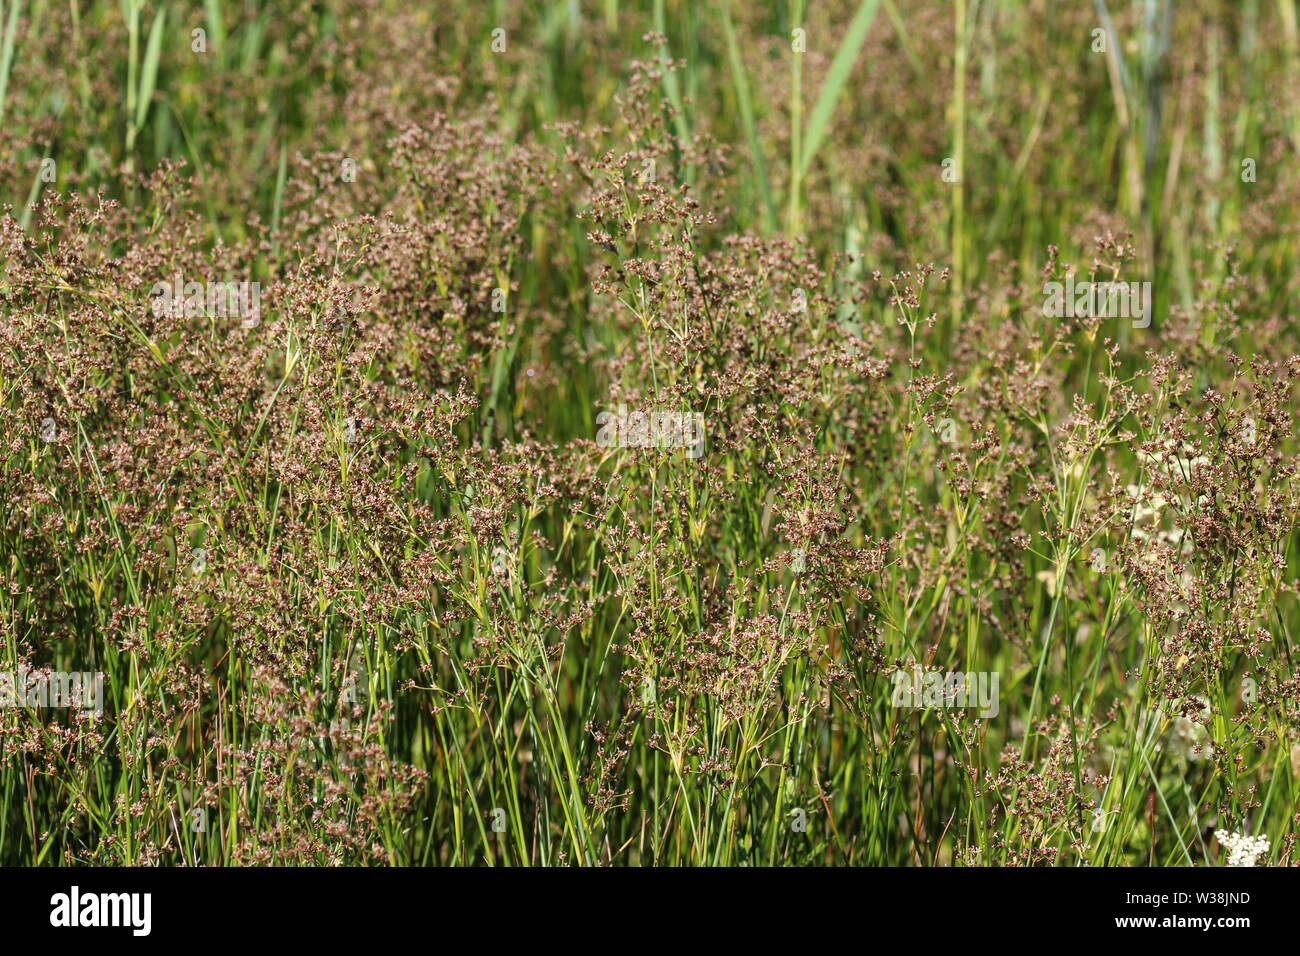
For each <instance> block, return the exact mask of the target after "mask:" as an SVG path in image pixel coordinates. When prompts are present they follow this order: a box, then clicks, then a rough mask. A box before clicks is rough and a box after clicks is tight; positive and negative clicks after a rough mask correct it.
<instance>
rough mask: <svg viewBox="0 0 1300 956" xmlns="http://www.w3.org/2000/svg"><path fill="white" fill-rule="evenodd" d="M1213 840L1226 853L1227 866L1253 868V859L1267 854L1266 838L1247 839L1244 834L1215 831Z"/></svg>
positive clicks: (1254, 837)
mask: <svg viewBox="0 0 1300 956" xmlns="http://www.w3.org/2000/svg"><path fill="white" fill-rule="evenodd" d="M1214 838H1215V839H1216V840H1218V841H1219V846H1221V847H1223V848H1224V849H1225V850H1227V851H1228V866H1254V865H1255V858H1256V857H1259V856H1262V855H1264V854H1265V853H1267V852H1268V846H1269V844H1268V837H1266V836H1253V837H1249V836H1246V835H1245V834H1244V833H1229V832H1228V831H1227V830H1215V831H1214Z"/></svg>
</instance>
